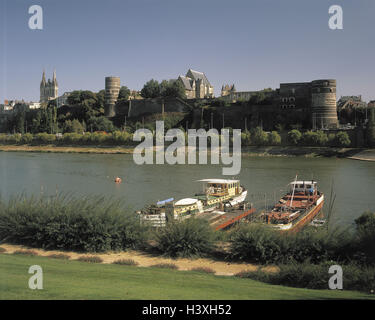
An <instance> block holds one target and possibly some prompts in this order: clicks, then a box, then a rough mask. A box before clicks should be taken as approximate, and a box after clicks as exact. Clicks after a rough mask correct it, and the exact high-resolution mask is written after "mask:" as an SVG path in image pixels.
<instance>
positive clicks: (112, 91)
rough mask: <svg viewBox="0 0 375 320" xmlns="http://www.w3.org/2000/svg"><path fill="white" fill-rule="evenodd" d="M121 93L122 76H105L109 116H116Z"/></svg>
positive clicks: (106, 110) (106, 111)
mask: <svg viewBox="0 0 375 320" xmlns="http://www.w3.org/2000/svg"><path fill="white" fill-rule="evenodd" d="M119 93H120V78H119V77H106V78H105V115H106V116H107V117H114V116H115V115H116V112H115V104H116V101H117V99H118V95H119Z"/></svg>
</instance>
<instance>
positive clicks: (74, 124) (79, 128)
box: [63, 119, 85, 133]
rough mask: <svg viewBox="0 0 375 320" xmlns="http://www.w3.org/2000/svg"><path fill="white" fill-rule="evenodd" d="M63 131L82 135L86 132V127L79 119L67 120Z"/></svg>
mask: <svg viewBox="0 0 375 320" xmlns="http://www.w3.org/2000/svg"><path fill="white" fill-rule="evenodd" d="M63 131H64V133H66V132H74V133H82V132H83V131H85V128H84V126H83V125H82V123H81V122H79V121H78V120H77V119H74V120H66V121H65V122H64V125H63Z"/></svg>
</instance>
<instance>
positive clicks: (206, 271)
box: [190, 267, 215, 273]
mask: <svg viewBox="0 0 375 320" xmlns="http://www.w3.org/2000/svg"><path fill="white" fill-rule="evenodd" d="M190 271H196V272H204V273H215V270H213V269H211V268H208V267H197V268H192V269H191V270H190Z"/></svg>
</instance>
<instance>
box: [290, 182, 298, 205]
mask: <svg viewBox="0 0 375 320" xmlns="http://www.w3.org/2000/svg"><path fill="white" fill-rule="evenodd" d="M296 183H297V175H296V179H295V180H294V184H293V192H292V198H291V199H290V207H292V204H293V197H294V190H295V188H296Z"/></svg>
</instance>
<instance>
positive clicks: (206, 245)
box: [156, 218, 214, 257]
mask: <svg viewBox="0 0 375 320" xmlns="http://www.w3.org/2000/svg"><path fill="white" fill-rule="evenodd" d="M156 241H157V248H158V249H159V250H160V251H161V252H162V253H163V254H165V255H167V256H171V257H190V256H202V255H205V254H208V253H210V252H211V251H212V249H213V243H214V242H213V241H214V234H213V231H212V229H211V227H210V226H209V225H208V223H206V222H205V221H202V220H200V219H195V218H189V219H186V220H184V221H181V222H172V223H169V224H168V225H167V226H166V227H165V228H161V229H160V230H158V231H157V232H156Z"/></svg>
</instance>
